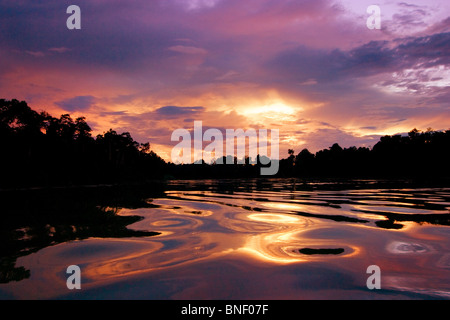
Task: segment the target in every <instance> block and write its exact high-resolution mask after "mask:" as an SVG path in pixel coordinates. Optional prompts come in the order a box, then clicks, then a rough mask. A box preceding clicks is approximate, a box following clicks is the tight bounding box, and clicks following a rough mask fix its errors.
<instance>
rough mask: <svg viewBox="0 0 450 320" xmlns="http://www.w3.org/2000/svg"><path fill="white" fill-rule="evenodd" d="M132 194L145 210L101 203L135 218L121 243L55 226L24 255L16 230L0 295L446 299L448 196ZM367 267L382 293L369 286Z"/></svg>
mask: <svg viewBox="0 0 450 320" xmlns="http://www.w3.org/2000/svg"><path fill="white" fill-rule="evenodd" d="M125 196H126V195H125ZM134 196H136V197H137V198H139V199H140V200H143V201H137V202H136V201H130V203H127V201H124V203H120V202H121V201H118V202H116V205H112V207H108V205H105V204H104V203H105V202H104V199H103V200H102V201H103V202H101V201H100V200H98V201H99V203H100V202H101V203H102V205H100V204H99V205H98V206H97V208H100V209H101V210H103V211H105V212H106V211H109V212H111V211H113V212H114V214H116V215H118V216H120V217H124V219H125V217H129V218H131V217H135V216H139V217H141V219H140V220H138V219H134V220H133V223H131V224H129V225H128V226H127V228H128V229H127V230H126V231H124V230H125V229H120V228H119V229H120V230H121V232H122V233H120V235H117V234H118V233H117V232H111V233H108V232H107V230H106V229H108V228H109V227H105V228H104V230H103V231H102V228H99V230H98V231H95V232H93V233H92V234H87V235H85V236H80V233H79V232H80V231H79V230H74V228H75V229H76V228H77V226H76V224H73V225H70V228H69V229H67V230H72V231H70V232H73V233H70V232H69V231H67V230H66V229H64V228H63V227H62V225H63V222H61V221H59V222H58V223H56V222H55V223H54V225H51V224H50V225H49V224H48V223H47V224H46V230H47V233H46V234H45V235H44V236H43V237H44V239H47V238H49V237H50V238H51V237H53V238H55V239H56V238H57V237H59V238H58V239H59V240H58V241H55V240H52V241H50V242H48V243H47V242H45V241H44V240H42V241H41V242H40V243H43V244H42V245H41V246H39V245H36V244H34V245H33V246H31V245H30V246H28V247H27V246H26V245H25V246H22V244H23V243H25V244H26V243H27V242H28V243H30V242H32V241H33V237H38V235H37V234H38V233H36V232H35V233H33V232H32V227H30V226H25V222H23V224H24V225H23V226H20V228H19V224H14V225H15V227H14V228H16V229H15V230H14V232H15V234H20V237H19V236H18V237H17V238H16V239H12V240H11V241H12V242H11V243H13V244H14V246H16V247H17V248H18V249H17V250H16V251H11V252H9V251H8V252H9V253H8V254H9V258H8V259H9V260H8V259H6V258H5V259H6V260H4V261H9V263H10V266H9V267H8V268H9V269H8V268H6V269H8V270H9V271H8V270H6V269H5V268H4V270H3V273H4V274H6V273H8V272H9V274H10V275H11V274H14V272H15V273H17V274H24V275H23V276H17V277H18V278H16V279H13V278H14V277H13V276H11V277H10V280H8V277H6V278H7V280H6V281H3V282H4V283H2V284H0V298H2V299H11V298H14V299H59V298H62V299H73V298H75V299H78V298H80V299H288V300H292V299H410V298H412V299H436V298H437V299H449V298H450V227H449V224H450V188H422V189H418V188H413V189H412V188H407V187H390V188H386V189H383V188H379V185H377V184H373V186H372V184H371V182H365V183H364V187H363V188H361V187H359V186H353V187H346V186H340V185H337V184H333V183H326V184H322V183H312V184H308V185H304V184H299V183H298V182H297V183H294V182H293V181H292V180H286V181H279V180H273V181H269V182H257V181H247V182H245V181H229V182H218V181H198V182H173V183H169V184H167V185H165V186H164V187H161V189H160V190H156V191H155V190H152V191H151V192H150V191H148V193H145V192H142V193H139V194H138V195H136V194H134ZM77 201H78V202H79V203H83V201H84V199H83V198H78V200H77ZM89 201H92V200H89ZM94 202H95V201H94ZM113 202H114V201H113ZM72 207H73V206H72ZM58 210H62V211H61V214H63V213H64V210H65V209H64V208H63V209H58ZM67 210H68V209H67ZM77 210H78V209H77ZM80 210H81V209H80ZM86 210H87V209H86ZM130 221H131V220H130ZM17 223H20V222H17ZM69 224H70V223H69ZM61 228H63V229H64V230H65V232H66V234H67V233H68V232H69V233H70V234H71V235H72V236H69V237H68V239H69V240H65V239H64V237H62V236H61V234H64V233H63V232H61V233H60V234H58V231H59V230H61ZM78 228H79V229H81V227H78ZM86 228H87V227H86ZM91 229H92V228H91ZM95 230H97V229H95ZM105 230H106V231H105ZM108 230H109V229H108ZM143 231H145V232H147V233H145V232H143ZM73 235H75V236H73ZM45 237H47V238H45ZM71 237H72V239H71ZM31 247H32V248H33V249H31ZM5 250H6V249H4V254H3V255H4V256H6V254H5V253H6V251H5ZM11 261H12V262H11ZM3 264H5V262H3ZM70 265H78V266H80V267H81V270H82V289H81V290H79V291H76V292H75V291H69V290H68V289H67V287H66V279H67V276H68V275H66V273H65V272H66V268H67V267H68V266H70ZM371 265H377V266H379V267H380V268H381V286H382V289H381V290H374V291H371V290H369V289H368V288H367V286H366V281H367V278H368V277H369V276H370V275H369V274H367V273H366V270H367V267H368V266H371ZM11 268H12V269H11ZM5 270H6V271H5ZM11 270H12V271H11Z"/></svg>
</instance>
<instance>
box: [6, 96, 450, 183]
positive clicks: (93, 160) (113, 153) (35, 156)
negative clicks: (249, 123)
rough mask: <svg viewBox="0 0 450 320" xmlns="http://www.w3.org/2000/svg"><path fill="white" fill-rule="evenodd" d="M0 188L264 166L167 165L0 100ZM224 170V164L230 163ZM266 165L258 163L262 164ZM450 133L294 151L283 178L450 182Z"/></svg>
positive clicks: (139, 149)
mask: <svg viewBox="0 0 450 320" xmlns="http://www.w3.org/2000/svg"><path fill="white" fill-rule="evenodd" d="M0 150H1V155H2V156H1V157H0V168H1V171H2V172H1V174H2V178H1V180H0V187H29V186H54V185H63V186H67V185H82V184H114V183H139V182H145V181H150V180H157V179H205V178H257V177H260V167H261V164H260V162H259V161H258V164H256V165H252V164H249V161H248V160H249V159H246V161H245V164H237V159H234V162H235V164H234V165H229V164H218V163H216V164H212V165H210V164H206V163H204V162H203V163H202V164H184V165H175V164H173V163H166V162H165V161H164V160H163V159H162V158H160V157H159V156H158V155H157V154H156V153H154V152H153V151H151V149H150V144H149V143H145V144H139V143H138V142H136V141H134V140H133V138H132V137H131V135H130V134H129V133H128V132H125V133H121V134H119V133H117V132H115V131H114V130H112V129H111V130H109V131H108V132H106V133H104V134H101V135H97V136H96V137H92V130H91V128H90V127H89V125H88V124H87V122H86V119H85V118H84V117H80V118H77V119H75V120H74V119H72V118H71V117H70V115H68V114H64V115H61V116H60V117H59V118H54V117H53V116H51V115H49V114H48V113H46V112H40V113H38V112H36V111H34V110H32V109H31V108H30V107H29V106H28V105H27V103H26V102H24V101H18V100H10V101H9V100H4V99H1V100H0ZM223 160H224V161H223V163H225V159H223ZM258 160H259V158H258ZM449 163H450V130H447V131H444V132H442V131H433V130H432V129H428V130H427V131H425V132H420V131H419V130H417V129H414V130H412V131H411V132H409V134H408V135H407V136H401V135H394V136H385V137H382V138H381V139H380V141H379V142H378V143H377V144H376V145H375V146H374V147H373V148H371V149H369V148H366V147H359V148H357V147H350V148H342V147H340V146H339V145H338V144H337V143H336V144H334V145H333V146H331V147H330V148H328V149H323V150H320V151H318V152H316V153H311V152H310V151H308V149H304V150H302V151H301V152H299V153H298V154H297V155H295V152H294V151H293V150H289V151H288V154H287V158H285V159H282V160H280V168H279V172H278V174H277V176H276V177H298V178H427V179H428V178H429V179H440V178H443V177H444V178H449V177H450V166H449V165H448V164H449Z"/></svg>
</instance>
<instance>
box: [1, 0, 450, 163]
mask: <svg viewBox="0 0 450 320" xmlns="http://www.w3.org/2000/svg"><path fill="white" fill-rule="evenodd" d="M70 5H77V6H79V8H80V9H81V22H80V23H81V29H73V30H69V29H68V28H67V25H66V21H67V19H68V18H69V17H70V16H71V14H68V13H67V12H66V10H67V8H68V7H69V6H70ZM370 5H378V6H379V8H380V9H381V29H369V28H368V27H367V19H368V18H369V17H370V15H371V13H368V12H367V8H368V7H369V6H370ZM449 88H450V2H449V1H448V0H414V1H401V0H399V1H391V0H386V1H378V2H376V1H372V0H369V1H366V0H358V1H353V0H342V1H331V0H330V1H329V0H245V1H242V0H152V1H148V0H135V1H118V0H98V1H93V0H89V1H87V0H71V1H70V2H69V1H62V0H47V1H37V0H34V1H31V0H29V1H26V0H0V98H4V99H18V100H25V101H27V103H28V104H29V105H30V106H31V107H32V108H33V109H35V110H37V111H42V110H45V111H47V112H49V113H50V114H52V115H53V116H59V115H61V114H64V113H69V114H71V115H72V117H73V118H75V117H78V116H85V117H86V118H87V122H88V123H89V124H90V126H91V127H92V129H93V133H94V134H101V133H103V132H106V131H108V130H109V129H110V128H112V129H114V130H116V131H117V132H119V133H121V132H130V133H131V135H132V137H133V138H134V139H135V140H137V141H138V142H141V143H145V142H150V144H151V148H152V149H153V150H154V151H155V152H156V153H158V154H159V155H160V156H161V157H163V158H164V159H165V160H168V161H170V155H171V150H172V148H173V147H174V146H175V145H176V144H177V142H172V141H171V135H172V132H173V131H174V130H176V129H179V128H184V129H188V130H192V129H193V127H194V121H202V122H203V126H204V128H205V130H206V129H207V128H217V129H220V130H225V129H244V130H247V129H267V130H271V129H279V132H280V155H281V157H287V151H288V149H294V150H295V152H296V153H298V152H300V151H301V150H302V149H304V148H308V149H309V150H310V151H312V152H315V151H318V150H320V149H323V148H328V147H330V146H331V145H332V144H333V143H335V142H337V143H339V144H340V145H341V146H342V147H350V146H358V147H359V146H366V147H372V146H373V145H374V144H375V143H376V142H377V141H378V140H379V138H380V136H383V135H391V134H397V133H406V132H409V131H411V130H412V129H413V128H417V129H419V130H426V129H427V128H433V129H434V130H447V129H450V121H449V120H450V104H449V101H450V89H449Z"/></svg>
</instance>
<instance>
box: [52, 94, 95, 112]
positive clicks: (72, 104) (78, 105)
mask: <svg viewBox="0 0 450 320" xmlns="http://www.w3.org/2000/svg"><path fill="white" fill-rule="evenodd" d="M94 103H95V97H93V96H77V97H73V98H70V99H66V100H63V101H59V102H55V104H56V105H57V106H58V107H60V108H62V109H64V110H66V111H70V112H73V111H80V110H86V109H89V108H91V107H92V106H93V105H94Z"/></svg>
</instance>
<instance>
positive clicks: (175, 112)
mask: <svg viewBox="0 0 450 320" xmlns="http://www.w3.org/2000/svg"><path fill="white" fill-rule="evenodd" d="M204 110H205V108H203V107H176V106H166V107H162V108H159V109H156V110H155V112H154V114H155V115H157V116H159V117H165V118H174V117H192V116H194V115H198V114H199V113H201V112H203V111H204Z"/></svg>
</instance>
